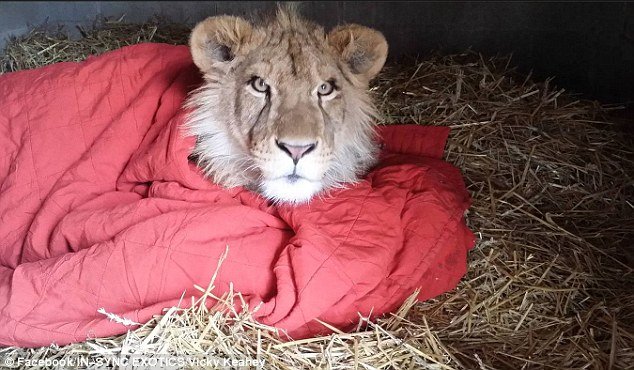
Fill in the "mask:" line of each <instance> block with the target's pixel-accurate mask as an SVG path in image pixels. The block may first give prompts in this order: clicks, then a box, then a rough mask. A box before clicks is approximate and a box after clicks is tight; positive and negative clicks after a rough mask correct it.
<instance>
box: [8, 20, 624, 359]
mask: <svg viewBox="0 0 634 370" xmlns="http://www.w3.org/2000/svg"><path fill="white" fill-rule="evenodd" d="M62 31H63V30H57V31H54V32H52V31H50V30H48V31H46V32H44V31H42V30H40V29H34V30H33V31H32V32H31V33H29V34H28V35H26V36H24V37H22V38H20V39H14V40H11V42H10V43H9V44H8V46H7V49H6V50H5V53H4V55H2V56H0V58H1V59H0V68H1V71H2V72H3V73H6V72H11V71H16V70H21V69H28V68H36V67H39V66H42V65H46V64H50V63H55V62H61V61H79V60H82V59H84V58H85V57H86V56H87V55H89V54H99V53H102V52H105V51H108V50H112V49H115V48H119V47H122V46H125V45H130V44H134V43H138V42H145V41H150V42H166V43H172V44H183V43H186V40H187V35H188V32H189V28H188V27H186V26H184V25H178V24H169V23H167V22H164V21H160V20H152V21H150V22H148V23H146V24H143V25H135V24H126V23H124V22H122V21H120V20H119V21H111V20H110V21H109V20H103V21H100V22H98V24H96V26H95V27H94V29H91V30H82V37H81V38H80V39H78V40H72V39H69V38H68V37H67V36H65V34H64V32H62ZM512 65H513V62H512V60H511V58H510V57H508V56H503V57H500V56H496V57H484V56H482V55H480V54H478V53H476V52H472V51H467V52H465V53H463V54H454V55H432V56H429V57H427V58H425V59H424V60H420V61H413V62H407V63H401V64H398V65H397V64H389V65H388V66H387V67H386V68H385V70H384V72H382V74H381V75H380V77H379V78H378V79H377V81H375V83H374V85H373V91H374V93H375V94H376V96H377V99H378V101H379V107H380V109H381V111H382V112H383V115H384V120H383V122H382V123H384V124H392V123H415V124H421V125H447V126H450V127H452V133H451V136H450V139H449V143H448V146H447V150H446V159H447V160H448V161H449V162H451V163H453V164H455V165H456V166H457V167H458V168H460V169H461V170H462V172H463V174H464V177H465V181H466V183H467V185H468V187H469V191H470V192H471V195H472V197H473V201H474V203H473V206H472V207H471V209H470V212H469V214H468V216H467V220H468V223H469V226H470V227H471V229H472V230H473V231H474V232H476V233H477V235H478V237H479V240H478V245H477V246H476V248H475V249H474V250H473V251H472V252H471V253H470V256H469V271H468V273H467V276H466V277H465V278H464V279H463V281H462V282H461V283H460V285H459V286H458V287H457V288H456V289H455V290H454V291H452V292H450V293H447V294H444V295H442V296H440V297H438V298H437V299H434V300H431V301H427V302H419V303H415V299H414V298H415V297H414V296H412V297H411V298H410V299H409V300H408V301H407V302H405V303H404V304H403V307H402V308H401V310H400V311H399V312H397V313H395V314H394V315H391V316H389V317H385V318H383V319H380V320H378V321H377V322H369V321H368V320H365V319H364V318H363V317H360V318H359V326H358V330H357V331H356V332H354V333H339V334H333V335H331V336H327V337H323V338H315V339H310V340H302V341H296V342H287V343H283V342H280V341H278V340H277V339H276V336H275V330H274V329H273V328H269V327H265V326H263V325H260V324H258V323H256V322H255V321H253V320H252V319H251V318H250V316H249V312H248V311H249V310H253V309H256V308H253V307H250V308H249V310H244V312H243V313H240V314H235V313H232V307H231V305H229V304H227V303H225V302H233V299H234V296H236V297H239V292H236V293H234V294H231V295H229V296H226V297H215V298H218V299H219V301H218V304H217V305H216V307H215V308H214V309H212V310H209V311H208V310H206V309H205V308H204V305H201V304H197V305H194V306H193V307H192V308H191V309H188V310H181V309H178V308H176V307H174V308H170V309H166V311H165V313H164V315H162V316H159V317H156V318H155V319H154V320H152V321H150V322H149V323H147V324H145V325H144V326H142V327H141V328H140V329H137V330H135V331H134V332H130V333H128V334H127V335H123V336H120V337H114V338H103V339H94V340H90V341H87V342H85V343H79V344H74V345H70V346H66V347H63V348H58V347H55V346H52V347H47V348H38V349H18V348H3V349H0V367H1V366H8V367H9V368H18V367H20V368H30V367H31V366H27V363H26V360H27V359H28V360H30V361H32V362H31V363H29V364H30V365H33V364H34V361H36V360H38V359H39V360H42V361H41V362H40V364H41V365H42V366H39V368H54V367H56V366H55V365H60V364H66V365H67V366H68V367H71V368H86V367H87V366H86V365H92V366H94V365H104V366H106V367H116V366H115V365H117V364H128V365H131V364H135V365H138V366H137V367H143V366H150V365H155V364H165V363H166V362H159V361H161V360H163V361H166V360H165V359H166V358H168V357H165V356H167V355H170V356H172V357H169V358H171V359H172V361H173V362H172V363H171V364H176V365H183V364H184V365H187V364H188V363H189V364H191V365H192V366H190V367H192V368H197V367H198V366H199V365H204V364H208V365H209V367H211V368H213V367H217V366H220V367H239V366H247V367H249V366H251V367H258V366H260V364H263V368H280V369H312V368H332V369H418V368H423V369H425V368H427V369H543V368H546V369H547V368H552V369H625V368H633V367H634V289H633V288H632V287H633V286H634V274H633V268H634V251H633V250H632V243H633V241H634V156H633V148H634V139H633V137H632V136H631V135H629V134H627V130H631V126H632V125H633V123H632V122H629V123H625V124H617V123H615V122H616V120H615V119H613V118H612V117H614V116H615V113H618V112H619V111H620V110H621V108H622V107H619V106H616V105H602V104H599V103H597V102H590V101H585V100H581V99H577V98H576V97H575V96H574V95H572V94H570V93H568V92H566V91H565V90H564V89H560V88H557V87H555V86H554V85H553V84H552V80H546V81H543V82H537V81H534V79H532V78H531V77H530V76H522V75H520V74H518V73H516V72H515V71H514V70H513V68H512ZM628 125H629V126H628ZM229 248H230V246H229ZM219 267H221V266H219ZM210 284H213V281H212V282H211V283H210ZM197 288H198V289H200V290H201V291H204V292H205V291H206V292H208V291H209V289H207V287H197ZM210 298H214V297H210V295H209V294H205V295H204V296H203V298H201V300H204V299H210ZM106 314H107V313H106ZM112 319H113V320H117V319H118V318H117V317H112ZM178 356H180V357H178ZM203 357H204V358H206V359H207V360H206V361H207V362H206V363H205V362H200V361H201V360H200V359H201V358H203ZM151 358H153V359H154V362H151V360H149V359H151ZM175 359H176V360H175ZM126 360H127V362H126ZM214 360H215V361H216V362H213V361H214ZM247 360H248V361H251V362H248V361H247ZM12 361H13V362H12ZM135 361H136V362H135ZM174 361H176V362H174ZM178 361H180V362H178ZM187 361H189V362H187ZM196 361H199V362H196ZM241 361H242V362H241ZM258 361H259V362H258ZM18 365H20V366H18ZM185 367H188V366H185ZM34 368H37V367H34Z"/></svg>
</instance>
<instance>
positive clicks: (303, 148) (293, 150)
mask: <svg viewBox="0 0 634 370" xmlns="http://www.w3.org/2000/svg"><path fill="white" fill-rule="evenodd" d="M275 143H276V144H277V147H278V148H280V149H282V151H283V152H284V153H286V154H288V155H289V156H290V157H291V158H293V163H295V164H297V162H299V160H300V159H301V158H302V157H303V156H305V155H306V154H308V153H310V152H312V151H313V150H314V149H315V147H316V146H317V143H316V142H315V143H309V144H304V143H298V144H296V143H293V144H289V143H285V142H283V141H277V140H276V141H275Z"/></svg>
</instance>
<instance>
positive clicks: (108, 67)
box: [0, 44, 474, 347]
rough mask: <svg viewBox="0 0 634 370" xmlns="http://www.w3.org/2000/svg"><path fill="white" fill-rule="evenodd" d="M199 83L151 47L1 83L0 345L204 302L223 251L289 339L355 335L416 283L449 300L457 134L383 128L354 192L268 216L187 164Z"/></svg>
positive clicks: (460, 256)
mask: <svg viewBox="0 0 634 370" xmlns="http://www.w3.org/2000/svg"><path fill="white" fill-rule="evenodd" d="M200 83H201V77H200V75H199V73H198V71H197V69H196V67H195V66H194V65H193V63H192V61H191V56H190V53H189V50H188V48H187V47H185V46H170V45H164V44H140V45H135V46H130V47H125V48H122V49H119V50H116V51H113V52H109V53H106V54H103V55H101V56H97V57H91V58H89V59H88V60H86V61H84V62H81V63H58V64H54V65H50V66H47V67H43V68H39V69H35V70H30V71H21V72H15V73H9V74H6V75H3V76H0V345H4V346H22V347H34V346H46V345H50V344H52V343H56V344H58V345H64V344H67V343H72V342H78V341H83V340H86V339H87V338H91V337H104V336H110V335H115V334H120V333H124V332H126V331H127V330H129V329H131V328H134V327H126V326H123V325H121V324H119V323H116V322H112V321H110V319H109V318H108V317H107V316H106V315H104V314H103V313H100V312H99V309H100V308H103V309H104V310H105V311H106V312H109V313H113V314H116V315H119V316H120V317H123V318H127V319H130V320H133V321H135V322H139V323H143V322H146V321H147V320H149V319H151V318H152V316H153V315H156V314H160V313H161V312H162V310H163V308H165V307H171V306H174V305H177V304H178V303H179V300H180V298H181V296H182V295H183V293H184V294H185V298H187V299H184V300H183V301H182V306H183V307H186V306H187V304H188V302H191V299H189V297H190V296H193V297H199V296H200V292H199V291H198V290H196V289H194V285H200V286H207V284H208V283H209V281H210V279H211V277H212V275H213V273H214V270H215V268H216V266H217V265H218V260H219V258H220V256H221V255H222V254H223V252H224V251H225V249H226V248H227V246H228V254H227V257H226V260H224V262H223V263H222V265H221V268H220V270H219V273H218V275H217V277H216V280H215V288H214V294H216V295H217V296H220V295H221V294H223V292H226V291H228V289H229V286H230V284H233V288H234V290H235V291H237V292H241V293H242V295H243V296H244V297H245V299H246V300H247V302H248V303H249V305H250V307H255V306H256V305H258V304H260V303H261V304H262V306H261V308H260V309H259V310H258V311H257V312H256V314H255V318H256V320H258V321H260V322H262V323H265V324H269V325H274V326H276V327H278V328H281V329H284V330H285V331H286V332H287V333H288V335H289V336H290V337H291V338H294V339H297V338H304V337H308V336H313V335H318V334H325V333H328V332H329V331H330V330H329V329H328V328H327V327H325V326H324V325H322V324H321V323H319V322H317V321H316V320H315V319H319V320H321V321H324V322H327V323H329V324H331V325H333V326H335V327H338V328H341V329H343V330H347V329H348V328H351V327H352V326H354V325H355V324H356V323H357V322H358V318H359V313H360V314H362V315H364V316H367V315H370V314H371V315H372V317H376V316H378V315H381V314H384V313H386V312H390V311H392V310H394V309H396V308H398V306H399V305H400V304H401V303H402V302H403V301H404V299H406V298H407V297H408V296H410V295H411V294H412V292H413V291H414V290H415V289H416V288H421V292H420V295H419V297H418V298H419V299H421V300H425V299H429V298H430V297H434V296H437V295H439V294H441V293H443V292H445V291H447V290H450V289H453V288H454V287H455V286H456V284H457V282H458V281H459V280H460V278H461V277H462V276H463V275H464V273H465V270H466V255H467V252H468V250H469V248H471V247H472V246H473V244H474V236H473V234H472V233H471V232H470V231H469V229H468V228H467V227H466V225H465V221H464V212H465V210H466V209H467V208H468V206H469V203H470V198H469V194H468V192H467V191H466V189H465V185H464V183H463V180H462V177H461V174H460V172H459V171H458V170H457V169H456V168H455V167H453V166H451V165H450V164H448V163H446V162H444V161H443V160H442V159H441V157H442V154H443V150H444V145H445V140H446V138H447V135H448V129H446V128H441V127H419V126H387V127H382V128H381V129H380V130H379V131H378V136H377V139H378V140H382V142H383V152H382V154H381V161H380V163H379V165H377V166H376V167H375V168H374V169H373V170H372V172H371V173H370V174H369V175H368V176H367V177H365V178H364V179H363V181H361V182H360V183H358V184H355V185H354V186H350V187H349V188H347V189H340V190H336V191H334V192H332V194H331V195H330V196H328V197H324V198H323V199H315V200H314V201H312V202H311V203H309V204H306V205H302V206H298V207H290V206H273V205H271V204H269V203H268V202H267V201H266V200H264V199H263V198H261V197H260V196H258V195H256V194H253V193H251V192H249V191H247V190H245V189H243V188H233V189H224V188H221V187H219V186H217V185H215V184H213V183H212V182H210V181H209V180H207V179H205V178H204V177H203V176H202V175H201V173H200V171H199V170H198V169H197V167H196V166H195V165H194V164H192V163H191V162H189V161H188V154H189V151H190V149H191V148H192V147H193V141H192V139H191V138H186V137H184V136H183V134H182V131H181V124H182V122H183V120H184V117H185V115H186V112H185V111H184V110H183V109H181V103H182V102H183V100H184V99H185V98H186V96H187V94H188V92H189V91H191V90H192V89H193V88H195V87H197V86H198V85H199V84H200Z"/></svg>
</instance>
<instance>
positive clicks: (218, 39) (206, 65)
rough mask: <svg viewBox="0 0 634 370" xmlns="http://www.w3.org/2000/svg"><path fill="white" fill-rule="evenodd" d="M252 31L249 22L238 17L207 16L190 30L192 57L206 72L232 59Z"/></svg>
mask: <svg viewBox="0 0 634 370" xmlns="http://www.w3.org/2000/svg"><path fill="white" fill-rule="evenodd" d="M252 32H253V27H252V26H251V24H249V22H247V21H246V20H244V19H242V18H240V17H234V16H229V15H220V16H215V17H209V18H207V19H205V20H204V21H202V22H200V23H198V24H197V25H196V27H194V29H193V30H192V33H191V36H190V38H189V47H190V49H191V53H192V59H193V60H194V63H195V64H196V66H198V68H199V69H200V70H201V71H202V72H203V73H207V72H209V70H210V69H211V67H213V66H215V65H218V64H219V63H225V62H227V61H230V60H232V59H233V58H234V56H235V55H236V53H237V52H238V50H239V49H240V47H241V46H242V45H244V44H245V43H246V42H247V40H248V39H249V37H250V36H251V33H252Z"/></svg>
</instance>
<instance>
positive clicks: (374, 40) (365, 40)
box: [328, 24, 387, 83]
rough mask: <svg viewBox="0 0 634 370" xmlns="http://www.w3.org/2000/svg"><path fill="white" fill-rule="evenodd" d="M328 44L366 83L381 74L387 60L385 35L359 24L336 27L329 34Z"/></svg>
mask: <svg viewBox="0 0 634 370" xmlns="http://www.w3.org/2000/svg"><path fill="white" fill-rule="evenodd" d="M328 42H329V43H330V45H331V46H332V47H333V48H334V49H335V50H336V51H337V52H338V53H339V55H341V57H342V58H343V60H344V61H345V62H346V63H347V64H348V66H349V67H350V70H351V71H352V72H353V73H355V74H357V75H359V76H360V77H362V78H363V80H364V82H366V83H367V82H369V81H370V80H371V79H373V78H374V77H375V76H376V75H377V74H378V73H379V71H380V70H381V68H383V64H385V59H386V58H387V41H386V40H385V37H383V34H381V32H379V31H376V30H373V29H371V28H368V27H364V26H360V25H358V24H347V25H343V26H338V27H335V28H334V29H333V30H332V31H330V33H328Z"/></svg>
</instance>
